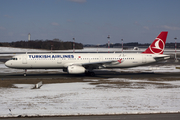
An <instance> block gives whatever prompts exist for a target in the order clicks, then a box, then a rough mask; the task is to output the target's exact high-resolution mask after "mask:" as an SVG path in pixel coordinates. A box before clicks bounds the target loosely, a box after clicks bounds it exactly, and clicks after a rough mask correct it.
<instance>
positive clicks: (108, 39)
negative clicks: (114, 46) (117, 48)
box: [107, 35, 110, 53]
mask: <svg viewBox="0 0 180 120" xmlns="http://www.w3.org/2000/svg"><path fill="white" fill-rule="evenodd" d="M107 38H108V53H109V45H110V43H109V40H110V35H108V37H107Z"/></svg>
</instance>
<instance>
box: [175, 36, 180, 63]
mask: <svg viewBox="0 0 180 120" xmlns="http://www.w3.org/2000/svg"><path fill="white" fill-rule="evenodd" d="M174 40H175V62H179V61H178V60H177V55H176V49H177V43H176V40H177V38H176V37H175V38H174Z"/></svg>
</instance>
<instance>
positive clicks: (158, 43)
mask: <svg viewBox="0 0 180 120" xmlns="http://www.w3.org/2000/svg"><path fill="white" fill-rule="evenodd" d="M167 34H168V32H167V31H162V32H161V33H160V34H159V35H158V37H157V38H156V39H155V40H154V41H153V43H152V44H151V45H150V46H149V47H148V48H147V49H146V50H145V51H144V52H142V53H146V54H163V52H164V48H165V44H166V38H167Z"/></svg>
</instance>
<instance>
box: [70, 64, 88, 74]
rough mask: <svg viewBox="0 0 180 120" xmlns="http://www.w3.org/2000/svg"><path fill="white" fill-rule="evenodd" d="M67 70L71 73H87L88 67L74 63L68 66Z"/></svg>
mask: <svg viewBox="0 0 180 120" xmlns="http://www.w3.org/2000/svg"><path fill="white" fill-rule="evenodd" d="M67 71H68V73H69V74H81V73H85V71H86V69H85V68H84V67H82V66H77V65H72V66H68V68H67Z"/></svg>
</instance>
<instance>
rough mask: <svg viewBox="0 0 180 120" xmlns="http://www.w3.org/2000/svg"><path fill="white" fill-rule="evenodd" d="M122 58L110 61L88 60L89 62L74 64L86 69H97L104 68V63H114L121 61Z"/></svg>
mask: <svg viewBox="0 0 180 120" xmlns="http://www.w3.org/2000/svg"><path fill="white" fill-rule="evenodd" d="M122 62H123V61H122V59H120V60H110V61H101V62H90V63H82V64H76V65H81V66H83V67H85V68H86V69H99V68H104V67H106V65H116V64H120V63H122Z"/></svg>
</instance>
